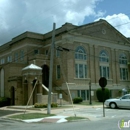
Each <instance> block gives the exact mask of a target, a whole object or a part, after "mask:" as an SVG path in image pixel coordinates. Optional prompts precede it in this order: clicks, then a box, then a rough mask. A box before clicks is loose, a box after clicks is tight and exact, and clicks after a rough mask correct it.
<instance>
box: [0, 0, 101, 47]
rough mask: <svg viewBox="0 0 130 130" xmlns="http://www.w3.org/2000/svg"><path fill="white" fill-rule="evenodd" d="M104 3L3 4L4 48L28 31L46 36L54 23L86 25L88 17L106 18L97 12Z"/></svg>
mask: <svg viewBox="0 0 130 130" xmlns="http://www.w3.org/2000/svg"><path fill="white" fill-rule="evenodd" d="M100 1H102V0H82V1H81V0H56V1H54V0H53V1H52V0H46V1H45V0H44V1H43V0H0V9H1V10H0V21H1V22H0V44H2V43H5V42H7V41H9V40H11V39H12V38H13V37H15V36H17V35H19V34H20V33H23V32H24V31H33V32H39V33H45V32H47V31H50V30H51V29H52V25H53V22H56V26H57V27H59V26H61V25H62V24H64V23H65V22H71V23H73V24H76V25H78V24H82V23H83V21H84V19H85V17H87V16H94V17H96V16H103V14H104V13H103V12H102V11H100V10H98V11H97V12H96V11H95V8H96V4H97V3H98V2H100Z"/></svg>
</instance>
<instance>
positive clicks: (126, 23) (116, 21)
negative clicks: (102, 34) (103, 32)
mask: <svg viewBox="0 0 130 130" xmlns="http://www.w3.org/2000/svg"><path fill="white" fill-rule="evenodd" d="M102 19H105V20H106V21H108V22H109V23H110V24H111V25H112V26H114V27H115V28H116V29H117V30H119V31H120V32H121V33H122V34H123V35H125V36H126V37H130V18H129V17H128V16H127V15H125V14H122V13H120V14H113V15H108V16H106V17H105V18H102Z"/></svg>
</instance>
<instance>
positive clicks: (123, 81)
mask: <svg viewBox="0 0 130 130" xmlns="http://www.w3.org/2000/svg"><path fill="white" fill-rule="evenodd" d="M120 82H130V80H120Z"/></svg>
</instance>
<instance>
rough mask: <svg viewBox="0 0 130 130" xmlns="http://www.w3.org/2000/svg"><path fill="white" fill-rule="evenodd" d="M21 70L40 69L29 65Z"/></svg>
mask: <svg viewBox="0 0 130 130" xmlns="http://www.w3.org/2000/svg"><path fill="white" fill-rule="evenodd" d="M22 70H42V68H41V67H39V66H37V65H34V64H31V65H29V66H27V67H25V68H23V69H22Z"/></svg>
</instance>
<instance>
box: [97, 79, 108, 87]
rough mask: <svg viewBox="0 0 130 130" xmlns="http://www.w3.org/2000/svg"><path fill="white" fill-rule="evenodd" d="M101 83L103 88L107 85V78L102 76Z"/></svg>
mask: <svg viewBox="0 0 130 130" xmlns="http://www.w3.org/2000/svg"><path fill="white" fill-rule="evenodd" d="M99 85H100V86H101V87H102V88H104V87H106V85H107V80H106V78H105V77H101V78H100V79H99Z"/></svg>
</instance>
